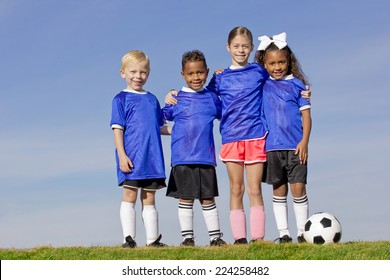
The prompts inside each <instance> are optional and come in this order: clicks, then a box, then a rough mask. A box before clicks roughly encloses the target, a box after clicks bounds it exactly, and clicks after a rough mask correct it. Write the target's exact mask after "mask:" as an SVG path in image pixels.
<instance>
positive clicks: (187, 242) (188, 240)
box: [180, 237, 195, 246]
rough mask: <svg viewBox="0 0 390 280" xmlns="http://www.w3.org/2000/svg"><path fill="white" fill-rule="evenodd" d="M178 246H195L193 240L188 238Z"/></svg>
mask: <svg viewBox="0 0 390 280" xmlns="http://www.w3.org/2000/svg"><path fill="white" fill-rule="evenodd" d="M180 246H195V241H194V238H192V237H189V238H186V239H184V241H183V242H182V243H180Z"/></svg>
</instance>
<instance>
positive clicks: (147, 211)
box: [142, 205, 159, 244]
mask: <svg viewBox="0 0 390 280" xmlns="http://www.w3.org/2000/svg"><path fill="white" fill-rule="evenodd" d="M142 219H143V221H144V226H145V232H146V244H150V243H152V242H153V241H155V240H156V239H157V238H158V235H159V231H158V212H157V210H156V207H155V205H144V207H143V209H142Z"/></svg>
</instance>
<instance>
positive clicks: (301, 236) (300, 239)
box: [297, 234, 306, 243]
mask: <svg viewBox="0 0 390 280" xmlns="http://www.w3.org/2000/svg"><path fill="white" fill-rule="evenodd" d="M297 239H298V243H305V242H306V240H305V238H304V237H303V234H301V235H299V236H298V237H297Z"/></svg>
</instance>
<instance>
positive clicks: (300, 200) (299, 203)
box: [293, 195, 309, 236]
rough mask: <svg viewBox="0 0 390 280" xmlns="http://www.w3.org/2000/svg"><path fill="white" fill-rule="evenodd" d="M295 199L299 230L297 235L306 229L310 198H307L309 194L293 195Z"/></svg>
mask: <svg viewBox="0 0 390 280" xmlns="http://www.w3.org/2000/svg"><path fill="white" fill-rule="evenodd" d="M293 201H294V212H295V219H296V223H297V231H298V233H297V235H298V236H299V235H301V234H303V232H304V229H305V223H306V221H307V218H308V216H309V200H308V198H307V195H304V196H302V197H293Z"/></svg>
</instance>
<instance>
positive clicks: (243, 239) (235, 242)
mask: <svg viewBox="0 0 390 280" xmlns="http://www.w3.org/2000/svg"><path fill="white" fill-rule="evenodd" d="M243 244H248V240H246V238H240V239H237V240H236V241H234V245H243Z"/></svg>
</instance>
